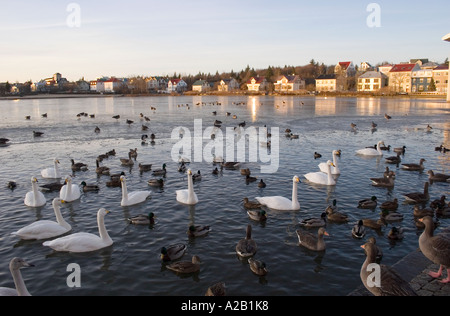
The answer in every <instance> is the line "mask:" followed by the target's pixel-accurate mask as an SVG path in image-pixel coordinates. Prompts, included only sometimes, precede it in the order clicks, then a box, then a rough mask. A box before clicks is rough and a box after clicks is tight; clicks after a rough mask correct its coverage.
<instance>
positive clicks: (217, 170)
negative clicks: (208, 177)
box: [212, 168, 220, 175]
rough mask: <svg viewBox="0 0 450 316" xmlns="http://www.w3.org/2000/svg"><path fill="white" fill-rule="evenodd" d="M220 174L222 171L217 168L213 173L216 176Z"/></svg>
mask: <svg viewBox="0 0 450 316" xmlns="http://www.w3.org/2000/svg"><path fill="white" fill-rule="evenodd" d="M219 173H220V171H219V169H217V168H215V169H214V170H213V171H212V174H214V175H218V174H219Z"/></svg>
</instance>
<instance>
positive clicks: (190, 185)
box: [187, 174, 194, 203]
mask: <svg viewBox="0 0 450 316" xmlns="http://www.w3.org/2000/svg"><path fill="white" fill-rule="evenodd" d="M187 201H188V203H190V202H194V183H193V180H192V175H191V174H190V175H188V200H187Z"/></svg>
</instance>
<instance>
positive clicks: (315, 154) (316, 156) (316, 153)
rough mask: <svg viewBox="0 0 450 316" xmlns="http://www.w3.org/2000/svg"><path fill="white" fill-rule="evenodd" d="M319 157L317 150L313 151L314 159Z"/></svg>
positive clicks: (320, 156)
mask: <svg viewBox="0 0 450 316" xmlns="http://www.w3.org/2000/svg"><path fill="white" fill-rule="evenodd" d="M319 158H322V155H321V154H319V153H318V152H317V151H316V152H314V159H319Z"/></svg>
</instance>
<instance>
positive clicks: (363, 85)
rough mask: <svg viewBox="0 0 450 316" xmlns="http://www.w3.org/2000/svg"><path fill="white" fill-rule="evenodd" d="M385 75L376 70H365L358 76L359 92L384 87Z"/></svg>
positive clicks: (385, 82)
mask: <svg viewBox="0 0 450 316" xmlns="http://www.w3.org/2000/svg"><path fill="white" fill-rule="evenodd" d="M386 84H387V76H386V75H385V74H384V73H382V72H378V71H367V72H365V73H364V74H362V75H361V76H359V78H358V91H359V92H373V91H378V90H380V89H381V88H383V87H385V86H386Z"/></svg>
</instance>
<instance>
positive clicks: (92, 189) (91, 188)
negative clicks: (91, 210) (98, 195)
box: [80, 181, 100, 192]
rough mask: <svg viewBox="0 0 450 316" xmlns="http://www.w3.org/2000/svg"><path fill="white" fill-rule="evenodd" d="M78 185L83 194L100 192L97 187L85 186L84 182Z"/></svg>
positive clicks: (94, 185) (93, 185)
mask: <svg viewBox="0 0 450 316" xmlns="http://www.w3.org/2000/svg"><path fill="white" fill-rule="evenodd" d="M80 185H81V187H82V188H83V192H96V191H99V190H100V187H99V186H98V185H96V184H87V183H86V181H82V182H81V184H80Z"/></svg>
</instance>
